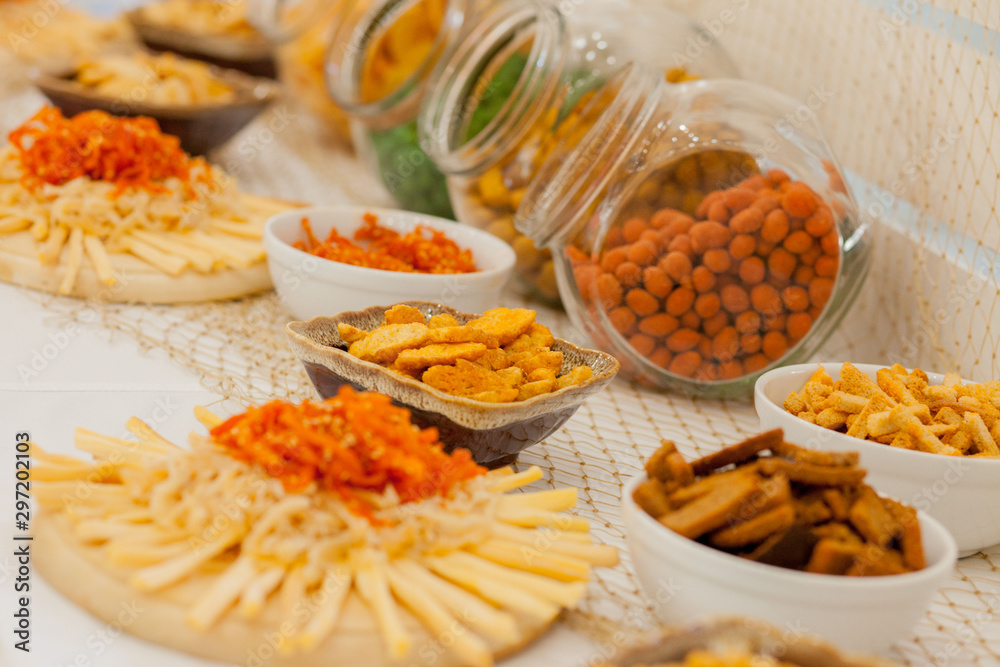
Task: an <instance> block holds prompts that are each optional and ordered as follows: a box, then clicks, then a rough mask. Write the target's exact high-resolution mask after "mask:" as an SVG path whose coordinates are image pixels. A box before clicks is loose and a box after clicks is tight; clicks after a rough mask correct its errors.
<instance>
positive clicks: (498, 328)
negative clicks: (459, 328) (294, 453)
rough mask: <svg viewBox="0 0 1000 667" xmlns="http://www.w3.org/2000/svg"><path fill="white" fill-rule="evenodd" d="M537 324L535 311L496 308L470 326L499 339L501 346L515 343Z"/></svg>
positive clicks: (473, 321) (472, 322) (470, 323)
mask: <svg viewBox="0 0 1000 667" xmlns="http://www.w3.org/2000/svg"><path fill="white" fill-rule="evenodd" d="M534 323H535V311H533V310H528V309H526V308H494V309H493V310H487V311H486V312H485V313H483V316H482V317H479V318H477V319H474V320H472V321H471V322H469V323H468V326H470V327H475V328H477V329H481V330H483V331H485V332H486V333H488V334H491V335H492V336H493V337H495V338H496V339H497V342H498V343H499V344H500V345H507V344H509V343H512V342H514V340H516V339H517V337H518V336H520V335H521V334H523V333H524V332H525V331H527V330H528V329H529V328H530V327H531V325H532V324H534Z"/></svg>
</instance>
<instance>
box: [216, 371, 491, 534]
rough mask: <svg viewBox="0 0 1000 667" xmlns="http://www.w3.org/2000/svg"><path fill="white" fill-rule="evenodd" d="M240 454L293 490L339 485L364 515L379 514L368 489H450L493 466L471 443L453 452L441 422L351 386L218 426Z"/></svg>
mask: <svg viewBox="0 0 1000 667" xmlns="http://www.w3.org/2000/svg"><path fill="white" fill-rule="evenodd" d="M211 433H212V438H213V440H215V442H216V443H217V444H219V445H221V446H222V447H224V448H225V449H226V450H227V451H229V453H230V454H231V455H232V456H233V457H234V458H236V459H238V460H240V461H246V462H247V463H254V464H257V465H260V466H262V467H263V468H264V469H265V470H267V472H268V473H269V474H270V475H272V476H273V477H277V478H279V479H280V480H281V481H282V484H283V485H284V487H285V490H287V491H292V492H295V491H304V490H306V489H308V488H309V487H310V486H311V485H313V484H316V485H317V487H318V488H320V489H323V490H325V491H333V492H334V493H336V494H337V495H338V496H339V497H340V499H341V500H343V501H344V502H345V503H346V504H347V506H348V508H350V509H351V511H353V512H355V513H356V514H359V515H362V516H365V517H368V518H372V514H371V512H372V509H373V507H372V505H371V504H370V503H369V502H367V501H366V499H365V498H364V496H363V495H360V494H362V493H366V492H376V493H382V492H384V491H385V490H386V489H387V488H388V487H392V488H393V490H394V491H395V493H396V495H397V496H398V497H399V500H400V502H403V503H411V502H415V501H418V500H423V499H424V498H429V497H431V496H435V495H447V493H448V492H449V491H450V490H451V489H452V488H453V487H454V486H455V485H456V484H458V483H459V482H462V481H464V480H467V479H471V478H473V477H478V476H479V475H482V474H484V473H485V472H486V469H485V468H482V467H480V466H478V465H476V464H475V462H473V460H472V455H471V454H470V453H469V450H467V449H461V448H459V449H457V450H455V451H454V452H453V453H451V454H446V453H445V452H444V450H443V448H442V445H441V443H440V442H438V433H437V429H435V428H428V429H418V428H417V427H416V426H414V425H413V424H412V423H410V411H409V410H407V409H405V408H400V407H395V406H393V405H392V399H390V398H389V397H388V396H385V395H383V394H376V393H360V394H359V393H357V392H355V391H354V390H353V389H351V387H349V386H346V385H345V386H343V387H341V388H340V390H339V391H338V393H337V396H335V397H333V398H330V399H327V400H326V401H323V402H321V403H313V402H311V401H306V402H304V403H302V404H300V405H295V404H293V403H289V402H287V401H271V402H270V403H267V404H266V405H262V406H260V407H257V408H250V409H249V410H247V411H246V412H244V413H242V414H238V415H235V416H233V417H231V418H230V419H228V420H227V421H225V422H224V423H222V424H219V425H218V426H216V427H215V428H213V429H212V431H211Z"/></svg>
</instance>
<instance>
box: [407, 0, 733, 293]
mask: <svg viewBox="0 0 1000 667" xmlns="http://www.w3.org/2000/svg"><path fill="white" fill-rule="evenodd" d="M656 12H657V15H656V17H653V18H650V19H649V21H650V22H651V23H655V24H656V30H657V34H656V35H655V36H654V35H652V34H650V35H643V34H639V35H637V34H636V31H639V32H640V33H641V32H642V30H643V28H642V27H641V26H637V25H636V22H635V20H634V15H633V14H632V13H631V12H630V11H628V8H627V7H621V8H620V7H617V6H611V5H607V4H602V5H601V6H600V7H596V6H590V5H587V4H585V5H581V6H579V7H575V8H574V11H573V12H572V13H569V14H567V15H563V14H562V13H560V11H559V10H558V9H556V8H555V7H551V6H548V5H546V4H544V3H541V2H534V1H532V0H516V1H514V2H509V3H504V4H503V5H500V6H496V7H494V8H492V9H491V10H490V11H488V12H485V13H484V14H482V15H481V16H480V18H479V20H478V21H477V22H476V23H475V24H474V25H472V26H471V27H470V29H469V31H468V32H467V33H466V35H465V37H464V39H463V40H462V42H461V43H460V44H459V45H458V47H456V50H455V52H454V54H453V55H452V57H451V59H450V60H448V61H446V62H445V67H443V68H442V70H441V75H440V76H439V77H438V78H436V79H435V81H434V82H433V84H432V92H431V93H430V94H429V95H428V100H429V104H428V106H426V107H425V110H424V115H423V118H422V121H421V128H420V129H421V136H422V138H423V140H424V142H425V144H426V146H427V148H428V152H429V154H430V155H431V157H432V158H433V159H434V160H435V162H436V163H437V164H438V166H439V167H440V168H441V169H442V171H444V172H445V173H446V174H447V175H448V186H449V192H450V194H451V199H452V204H453V205H454V207H455V213H456V215H457V217H458V219H459V221H461V222H464V223H467V224H471V225H474V226H476V227H479V228H481V229H485V230H487V231H490V232H491V233H493V234H494V235H496V236H498V237H500V238H502V239H504V240H505V241H507V242H508V243H510V244H511V245H512V246H513V248H514V250H515V252H516V253H517V261H518V263H517V275H518V276H519V278H520V282H521V284H522V287H523V288H524V290H525V291H526V292H527V293H528V294H530V295H532V296H534V297H536V298H539V299H541V300H543V301H547V302H549V303H552V304H558V303H559V290H558V286H557V284H556V277H555V268H554V265H553V262H552V257H551V254H550V253H549V252H548V250H546V249H544V248H539V247H537V246H536V245H535V244H534V243H533V242H532V241H531V239H529V238H527V237H525V236H524V235H522V234H520V233H519V232H518V231H517V230H516V229H515V228H514V223H513V219H514V215H515V213H516V211H517V208H518V206H519V205H520V202H521V199H522V197H523V196H524V193H525V192H526V190H527V188H528V187H529V186H530V185H531V184H532V182H533V181H534V180H535V176H536V174H537V173H538V169H539V168H540V167H541V165H542V164H544V163H545V161H546V160H547V158H548V157H549V155H550V154H551V153H552V151H553V150H555V149H556V148H557V147H558V146H560V145H562V144H564V143H575V142H577V141H579V139H580V138H582V137H583V135H585V134H586V132H587V131H588V129H589V125H590V122H592V120H593V119H595V118H596V117H598V116H599V115H600V112H601V111H602V109H601V108H600V107H599V106H597V105H596V104H595V102H594V91H596V90H597V89H599V88H600V87H601V86H602V85H603V83H604V82H605V81H606V80H607V77H608V76H609V75H611V74H612V73H614V72H615V71H617V70H618V69H619V68H620V67H621V66H622V65H623V64H625V62H626V61H628V60H629V59H630V58H642V59H643V61H644V62H649V63H650V65H651V66H655V67H657V68H660V70H661V72H663V73H665V76H666V79H667V80H669V81H671V82H679V81H685V80H690V79H694V78H699V77H711V76H734V75H735V73H736V68H735V66H734V65H733V64H732V62H731V61H730V60H729V59H728V57H727V56H726V55H725V53H724V52H722V51H721V49H719V48H718V47H717V46H715V44H714V42H713V41H712V40H711V36H708V40H709V41H708V45H709V46H708V47H707V48H706V49H705V54H704V56H703V57H701V58H699V59H697V60H693V61H690V62H685V63H683V65H682V66H678V65H677V64H676V62H675V61H676V59H675V58H674V57H673V56H675V55H676V54H675V52H674V51H673V50H669V51H668V49H670V45H677V44H680V43H685V40H687V39H688V38H692V37H696V36H700V35H701V34H702V31H701V30H700V29H699V28H698V27H697V26H694V25H693V24H691V23H690V22H689V21H688V20H687V19H686V18H685V17H683V16H681V15H679V14H675V13H673V12H671V11H669V10H666V9H665V8H658V9H657V10H656ZM647 18H648V17H647ZM645 24H646V22H643V25H645ZM650 30H652V27H650ZM644 37H648V39H644Z"/></svg>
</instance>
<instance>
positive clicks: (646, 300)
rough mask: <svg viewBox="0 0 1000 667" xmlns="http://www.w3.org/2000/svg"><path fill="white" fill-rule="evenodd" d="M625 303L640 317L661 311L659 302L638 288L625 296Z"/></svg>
mask: <svg viewBox="0 0 1000 667" xmlns="http://www.w3.org/2000/svg"><path fill="white" fill-rule="evenodd" d="M676 293H677V291H676V290H675V291H674V294H676ZM625 303H626V304H628V307H629V308H631V309H632V310H633V311H635V314H636V315H638V316H639V317H646V316H647V315H652V314H653V313H655V312H656V311H657V310H659V309H660V302H659V300H657V298H656V297H655V296H653V295H652V294H650V293H649V292H647V291H646V290H644V289H641V288H638V287H637V288H635V289H630V290H629V291H628V294H626V295H625Z"/></svg>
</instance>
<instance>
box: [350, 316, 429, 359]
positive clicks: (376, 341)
mask: <svg viewBox="0 0 1000 667" xmlns="http://www.w3.org/2000/svg"><path fill="white" fill-rule="evenodd" d="M428 331H429V330H428V329H427V325H425V324H418V323H412V324H387V325H385V326H381V327H379V328H378V329H376V330H375V331H372V332H370V333H369V334H368V335H367V336H365V337H364V339H362V340H359V341H356V342H354V343H351V346H350V347H349V348H348V350H347V351H348V352H349V353H350V354H352V355H354V356H355V357H358V358H359V359H362V360H364V361H370V362H372V363H376V364H391V363H392V362H393V361H395V360H396V357H397V356H399V353H400V352H402V351H403V350H407V349H409V348H411V347H419V346H421V345H423V344H424V341H426V340H427V332H428Z"/></svg>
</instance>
